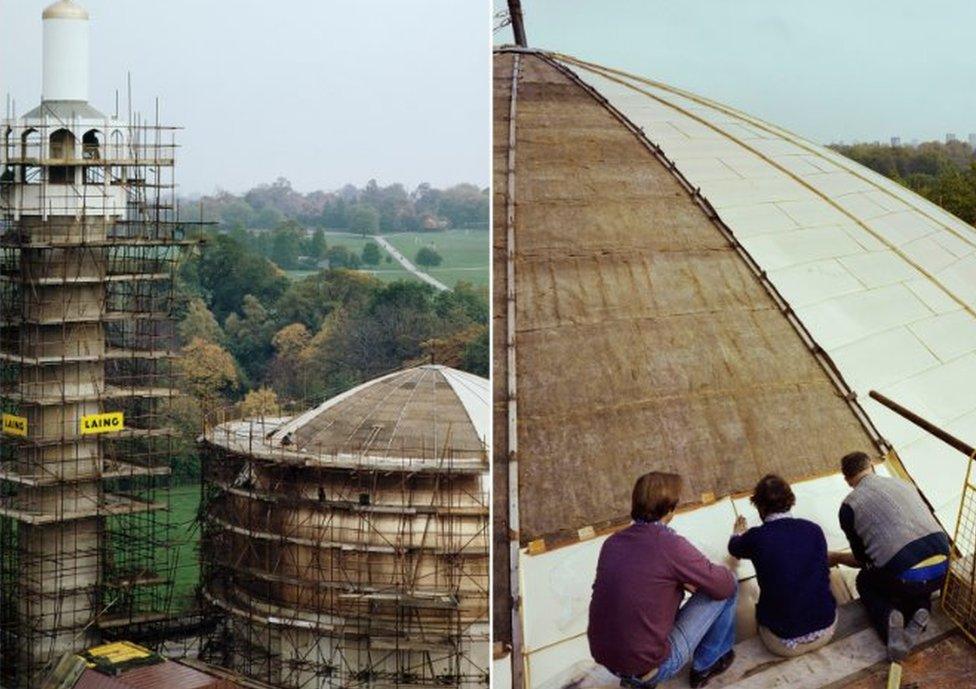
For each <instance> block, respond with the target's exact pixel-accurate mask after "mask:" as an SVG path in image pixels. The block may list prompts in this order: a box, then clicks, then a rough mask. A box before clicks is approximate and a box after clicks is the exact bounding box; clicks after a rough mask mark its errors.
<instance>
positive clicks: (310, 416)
mask: <svg viewBox="0 0 976 689" xmlns="http://www.w3.org/2000/svg"><path fill="white" fill-rule="evenodd" d="M490 418H491V408H490V393H489V390H488V381H487V380H485V379H484V378H479V377H478V376H475V375H472V374H470V373H465V372H463V371H458V370H455V369H452V368H448V367H446V366H437V365H426V366H418V367H416V368H411V369H407V370H405V371H398V372H396V373H391V374H389V375H387V376H383V377H381V378H377V379H376V380H372V381H370V382H368V383H365V384H363V385H360V386H359V387H356V388H353V389H352V390H349V391H347V392H345V393H343V394H341V395H338V396H336V397H333V398H332V399H330V400H328V401H327V402H325V403H324V404H322V405H320V406H318V407H316V408H314V409H311V410H309V411H307V412H305V413H304V414H301V415H299V416H297V417H295V418H294V419H292V420H290V421H289V422H287V423H285V424H284V425H282V426H281V427H280V428H279V429H277V430H276V431H275V432H274V433H273V434H271V436H270V438H269V440H270V442H271V444H272V445H273V446H277V447H282V448H287V449H289V450H292V451H297V452H299V453H307V454H315V455H320V456H322V457H329V456H337V457H359V458H368V457H375V458H396V457H406V458H426V459H438V460H440V459H444V460H451V459H471V458H478V457H485V456H486V453H487V442H488V425H489V422H490Z"/></svg>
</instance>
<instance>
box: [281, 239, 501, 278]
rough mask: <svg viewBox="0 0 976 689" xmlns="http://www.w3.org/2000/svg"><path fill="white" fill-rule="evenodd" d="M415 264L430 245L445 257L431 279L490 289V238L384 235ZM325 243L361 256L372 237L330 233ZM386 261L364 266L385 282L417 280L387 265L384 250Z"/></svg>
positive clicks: (298, 273)
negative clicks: (461, 282) (423, 247)
mask: <svg viewBox="0 0 976 689" xmlns="http://www.w3.org/2000/svg"><path fill="white" fill-rule="evenodd" d="M383 236H384V237H386V239H387V241H389V242H390V243H391V244H392V245H393V246H395V247H396V248H397V249H398V250H399V251H400V252H401V253H403V255H404V256H406V257H407V259H408V260H410V261H411V262H413V261H414V258H415V257H416V255H417V251H418V250H419V249H420V247H422V246H424V245H425V244H429V245H431V246H433V247H434V249H435V250H436V251H437V253H439V254H440V255H441V257H442V258H443V259H444V262H443V263H442V264H441V265H440V266H438V267H437V268H431V269H424V268H423V267H422V266H418V267H419V268H421V269H422V270H425V272H427V273H429V274H430V275H431V276H433V277H435V278H436V279H438V280H440V281H441V282H443V283H444V284H445V285H447V286H448V287H453V286H454V285H455V283H457V282H458V281H459V280H464V281H466V282H471V283H473V284H475V285H487V284H488V276H489V272H490V270H489V266H490V260H489V257H490V255H491V252H490V247H489V245H488V242H489V234H488V232H486V231H484V230H446V231H443V232H402V233H390V234H387V235H383ZM325 241H326V243H327V244H328V245H329V246H345V247H346V248H347V249H349V250H350V251H353V252H355V253H357V254H361V253H362V250H363V246H365V245H366V243H367V242H370V241H372V240H371V239H370V238H369V237H362V236H360V235H358V234H350V233H346V232H326V233H325ZM380 250H381V251H382V253H383V261H382V262H381V263H380V264H379V265H378V266H375V267H373V266H364V267H363V270H364V271H366V272H369V273H371V274H373V275H375V276H376V277H378V278H379V279H380V280H383V281H384V282H392V281H393V280H404V279H408V280H412V279H416V278H414V276H413V275H412V274H410V273H409V272H407V271H406V270H404V269H403V268H402V267H401V266H400V264H399V263H397V262H396V261H390V262H387V261H386V257H387V256H388V254H387V252H386V251H384V250H383V249H382V247H380ZM315 272H316V271H311V270H290V271H287V273H288V276H289V277H290V278H291V279H293V280H301V279H302V278H304V277H307V276H309V275H314V274H315Z"/></svg>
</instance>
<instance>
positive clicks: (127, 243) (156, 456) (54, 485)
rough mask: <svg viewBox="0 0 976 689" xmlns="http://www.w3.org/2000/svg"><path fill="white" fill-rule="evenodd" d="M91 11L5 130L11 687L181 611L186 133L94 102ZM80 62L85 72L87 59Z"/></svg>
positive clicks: (6, 675)
mask: <svg viewBox="0 0 976 689" xmlns="http://www.w3.org/2000/svg"><path fill="white" fill-rule="evenodd" d="M87 19H88V16H87V13H85V12H84V10H83V9H81V8H80V7H79V6H77V5H76V4H74V3H72V2H68V1H67V0H62V1H61V2H57V3H55V4H54V5H52V6H50V7H49V8H48V9H47V10H45V13H44V40H45V51H44V96H43V100H42V103H41V105H40V106H38V107H37V108H35V109H33V110H31V111H30V112H28V113H27V114H25V115H23V116H21V117H17V116H16V113H14V112H11V111H10V107H9V106H8V112H7V113H6V117H5V118H4V120H3V121H2V125H0V137H2V138H0V306H2V316H0V405H2V412H3V433H4V435H3V443H2V449H0V551H2V553H3V558H2V565H0V684H3V686H5V687H10V688H12V689H19V688H21V687H34V686H37V685H38V684H39V683H40V679H41V677H42V676H43V674H44V673H45V672H46V671H47V670H48V669H50V666H51V665H52V663H54V662H56V661H57V659H58V658H59V657H60V656H61V655H62V654H64V653H65V652H67V651H71V650H77V649H81V648H84V647H87V646H90V645H92V644H93V643H96V642H98V641H99V640H101V639H103V638H114V637H117V636H121V635H137V634H138V633H139V630H140V628H141V629H143V630H145V629H147V628H151V627H152V625H153V624H155V623H157V622H159V621H160V620H162V619H165V618H166V617H168V614H169V610H170V607H171V602H172V601H171V597H172V591H173V587H172V581H173V576H172V572H173V567H174V565H175V563H174V562H173V561H172V560H173V557H174V555H173V552H174V551H173V549H172V548H169V547H168V545H169V544H168V543H167V539H168V538H169V525H168V514H169V513H168V510H167V507H168V498H167V491H168V484H169V475H170V458H171V456H172V454H173V450H174V443H175V431H174V429H172V428H171V427H170V423H169V422H168V421H167V419H168V411H169V410H168V405H169V403H170V402H171V401H172V400H173V399H174V397H175V396H176V395H177V392H176V390H175V387H174V383H173V380H174V376H173V360H174V358H175V356H176V354H177V351H178V342H177V338H176V335H175V327H174V325H173V322H172V319H171V314H172V312H173V308H174V305H175V295H174V292H173V281H172V276H173V271H174V269H175V267H176V265H177V262H178V260H179V258H180V256H181V254H182V247H184V246H185V245H187V244H189V243H190V242H191V241H192V240H191V238H190V237H188V236H187V234H186V225H185V223H182V222H180V220H179V218H178V215H179V214H178V208H177V204H176V198H175V183H174V178H173V165H174V158H175V152H176V148H177V145H176V139H175V136H176V129H175V128H174V127H168V126H163V125H161V124H160V123H159V117H158V107H157V112H156V115H155V117H154V118H153V120H152V121H146V120H145V119H143V118H141V117H140V116H139V115H137V114H133V113H132V111H131V108H129V112H128V113H126V114H125V115H124V116H120V115H119V113H116V114H115V115H114V116H106V115H103V114H102V113H100V112H98V111H97V110H96V109H95V108H93V107H92V106H90V105H89V104H88V103H87V52H88V50H87V31H88V28H87V24H88V22H87ZM78 62H83V63H84V64H83V67H82V68H81V69H79V68H78V67H77V63H78Z"/></svg>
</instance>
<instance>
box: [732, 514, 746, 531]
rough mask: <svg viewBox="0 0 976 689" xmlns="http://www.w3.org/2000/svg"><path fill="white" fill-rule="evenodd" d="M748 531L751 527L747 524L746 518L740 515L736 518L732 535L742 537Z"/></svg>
mask: <svg viewBox="0 0 976 689" xmlns="http://www.w3.org/2000/svg"><path fill="white" fill-rule="evenodd" d="M748 530H749V525H748V524H746V518H745V517H743V516H742V515H741V514H740V515H739V516H738V517H736V518H735V525H733V527H732V533H734V534H735V535H736V536H741V535H742V534H744V533H745V532H746V531H748Z"/></svg>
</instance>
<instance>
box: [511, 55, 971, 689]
mask: <svg viewBox="0 0 976 689" xmlns="http://www.w3.org/2000/svg"><path fill="white" fill-rule="evenodd" d="M494 83H495V88H494V98H495V103H494V117H495V123H494V124H495V148H494V156H495V157H494V183H493V187H494V189H495V194H496V198H495V207H496V208H497V209H503V210H502V211H501V212H497V213H495V215H494V222H495V225H494V234H493V241H494V254H495V256H499V257H507V256H511V257H512V261H513V262H512V265H511V266H508V265H506V261H505V260H504V258H503V259H502V260H500V261H496V262H495V266H494V284H495V290H494V318H495V324H496V327H495V330H494V352H495V359H494V379H493V380H494V389H495V407H496V410H498V412H497V414H496V416H497V417H498V418H497V419H496V424H495V433H494V438H493V452H494V464H493V468H494V471H493V478H494V481H495V493H494V505H495V507H494V515H495V523H494V532H495V539H496V541H495V548H494V553H495V556H494V563H493V564H494V567H495V577H494V585H495V587H496V590H495V598H494V600H495V605H496V607H495V620H496V636H495V638H496V639H506V638H508V637H507V634H508V631H509V630H508V629H507V626H508V624H509V622H510V620H511V619H512V609H511V601H510V600H509V599H508V598H507V593H508V592H507V591H506V586H505V584H506V583H507V582H508V580H509V576H510V574H509V571H510V565H511V569H513V570H517V572H518V576H519V577H520V581H521V584H520V585H521V586H522V590H521V594H522V595H521V598H520V601H519V602H520V603H521V608H520V609H519V612H518V616H519V617H520V618H521V619H522V620H523V621H524V629H523V631H524V634H525V638H524V649H527V650H525V653H526V657H527V658H528V659H529V667H530V669H531V671H532V681H533V683H534V684H536V685H541V684H542V683H543V682H544V681H546V679H547V677H548V679H551V680H553V682H555V681H556V680H555V679H553V678H554V677H555V675H556V672H557V670H559V669H560V667H559V663H558V662H553V661H552V658H554V657H556V656H557V655H559V654H560V653H562V655H561V656H560V657H563V658H566V659H569V658H585V655H586V653H585V629H586V610H587V605H588V601H589V592H590V585H591V584H592V574H593V571H594V568H595V564H596V556H597V553H598V551H599V544H600V543H601V542H602V540H601V538H600V536H601V535H602V534H606V533H609V532H611V531H612V530H613V529H614V528H616V527H617V526H618V525H621V524H623V523H626V522H627V521H628V515H627V514H626V512H627V508H628V507H629V493H630V488H631V486H632V485H633V480H634V478H635V477H636V476H637V475H639V474H640V473H643V472H646V471H651V470H655V469H656V470H663V471H678V472H680V473H681V474H682V475H683V476H684V478H685V495H684V496H683V502H684V506H685V507H686V508H687V509H685V510H684V511H683V512H682V513H680V514H679V515H678V516H677V517H676V519H675V524H676V525H677V528H678V530H679V531H680V532H682V533H684V534H686V535H687V536H688V537H689V538H690V539H691V540H692V541H693V542H694V543H695V544H696V545H697V546H698V547H699V548H700V549H702V550H703V552H705V553H706V554H707V555H708V556H709V557H711V558H712V559H713V560H715V561H722V560H723V559H724V558H725V557H726V556H727V551H726V543H727V539H728V527H729V525H731V524H732V522H733V521H734V519H735V516H736V514H737V513H742V514H746V515H747V516H749V517H750V518H751V519H752V520H753V521H752V523H756V521H757V520H758V517H757V516H756V515H755V513H754V512H753V511H752V508H751V507H750V506H749V504H748V501H747V500H744V499H742V495H743V492H744V491H747V490H749V489H751V487H752V485H754V482H755V480H757V479H758V478H759V477H760V476H761V475H762V474H764V473H767V472H777V473H781V474H782V475H784V476H785V477H787V478H788V479H789V480H790V481H792V482H794V492H795V493H796V495H797V505H796V508H795V510H794V513H795V514H796V515H797V516H802V517H805V518H808V519H811V520H813V521H815V522H817V523H818V524H820V525H821V526H822V527H823V529H824V531H825V534H826V536H827V539H828V543H829V544H830V547H831V548H835V549H842V548H845V547H847V546H846V538H845V536H844V534H843V533H842V532H841V531H840V529H839V528H838V524H837V519H836V514H837V509H838V506H839V504H840V501H841V500H842V499H843V496H844V495H845V494H846V492H847V491H848V487H847V486H846V484H845V483H844V482H843V480H841V479H840V478H839V477H838V476H837V472H838V471H839V459H840V457H841V455H842V454H844V453H846V452H847V451H850V450H854V449H863V450H865V451H868V452H873V454H874V455H875V456H878V455H879V454H884V455H885V456H886V457H887V458H889V459H890V460H891V461H890V462H889V463H888V465H887V467H886V469H887V468H890V470H891V471H895V472H899V473H901V472H905V474H907V476H909V477H910V478H911V479H912V480H914V481H915V483H916V484H917V485H918V486H919V488H920V489H921V491H922V492H923V493H924V494H925V496H926V497H927V498H928V499H929V501H930V502H931V503H932V505H933V507H934V509H935V512H936V514H937V516H938V517H939V519H940V520H941V521H942V523H943V524H944V525H945V526H946V527H947V528H948V529H950V530H951V529H952V528H953V526H954V523H955V516H956V514H957V511H958V506H959V500H960V494H961V489H962V486H963V481H964V476H965V468H966V462H965V458H964V457H962V456H960V455H958V453H956V452H955V451H954V450H952V449H950V448H948V447H947V446H944V445H943V444H942V443H941V442H940V441H937V440H935V439H934V438H930V437H928V436H926V435H925V433H924V432H923V431H921V430H919V429H918V428H916V427H914V426H913V425H911V424H910V423H909V422H907V421H905V420H903V419H902V418H901V417H899V416H896V415H895V414H893V413H892V412H889V411H888V410H887V409H886V408H884V407H882V406H880V405H879V404H877V403H875V402H874V401H873V400H871V399H870V398H868V392H869V391H870V390H872V389H874V390H879V391H880V392H882V393H884V394H886V395H887V396H889V397H890V398H892V399H894V400H895V401H897V402H900V403H902V404H904V405H905V406H907V407H909V408H911V409H913V410H914V411H916V412H918V413H920V414H921V415H923V416H925V417H926V418H928V419H930V420H932V421H933V422H935V423H936V424H939V425H940V426H942V427H944V428H947V429H948V430H949V431H950V432H953V433H955V434H956V435H957V436H958V437H961V438H963V439H969V441H970V442H972V441H973V439H976V397H974V396H973V395H972V394H971V388H972V387H973V383H974V382H976V229H974V228H973V227H971V226H969V225H967V224H966V223H964V222H962V221H961V220H959V219H958V218H955V217H953V216H952V215H950V214H948V213H946V212H945V211H943V210H942V209H940V208H939V207H937V206H935V205H934V204H932V203H929V202H928V201H926V200H925V199H923V198H921V197H919V196H918V195H916V194H914V193H912V192H911V191H909V190H907V189H905V188H904V187H901V186H900V185H898V184H896V183H893V182H891V181H890V180H888V179H886V178H884V177H882V176H880V175H878V174H876V173H874V172H872V171H871V170H869V169H867V168H865V167H863V166H861V165H859V164H857V163H855V162H853V161H851V160H849V159H847V158H845V157H843V156H842V155H840V154H839V153H836V152H834V151H832V150H830V149H828V148H825V147H823V146H820V145H817V144H815V143H812V142H810V141H807V140H805V139H803V138H802V137H799V136H797V135H795V134H793V133H791V132H788V131H786V130H784V129H782V128H780V127H776V126H775V125H771V124H769V123H766V122H763V121H761V120H759V119H757V118H755V117H751V116H749V115H746V114H744V113H742V112H739V111H737V110H735V109H733V108H730V107H727V106H724V105H721V104H718V103H715V102H713V101H709V100H707V99H704V98H701V97H699V96H696V95H694V94H691V93H688V92H685V91H682V90H680V89H676V88H673V87H670V86H667V85H665V84H662V83H660V82H656V81H653V80H650V79H645V78H642V77H638V76H634V75H631V74H627V73H624V72H621V71H618V70H613V69H609V68H605V67H601V66H599V65H595V64H591V63H586V62H583V61H581V60H578V59H575V58H572V57H568V56H565V55H560V54H555V53H547V52H541V51H532V50H524V49H507V48H505V49H501V50H499V51H498V52H497V53H496V56H495V82H494ZM513 116H514V117H513ZM506 211H507V212H506ZM510 241H511V242H513V244H511V245H510V244H509V242H510ZM509 275H513V276H514V279H515V284H514V285H512V286H511V287H512V289H511V290H509V285H508V284H507V279H508V276H509ZM508 293H513V294H514V295H515V299H514V301H513V302H509V300H508V297H507V294H508ZM510 307H512V308H513V310H512V312H511V313H509V308H510ZM509 324H512V325H514V332H511V333H509V332H508V326H509ZM507 342H511V343H513V347H514V350H515V351H514V352H510V353H511V354H514V356H513V357H506V356H505V350H506V343H507ZM509 360H512V361H515V362H516V371H514V372H510V371H508V370H507V363H508V361H509ZM510 380H511V381H513V382H515V383H516V386H515V389H514V390H510V389H509V388H508V384H509V382H508V381H510ZM513 403H514V404H513ZM506 417H507V418H506ZM513 421H514V423H512V422H513ZM509 428H515V429H516V431H517V433H518V437H517V439H513V440H517V442H510V440H509V438H508V437H507V431H508V429H509ZM513 447H517V450H518V453H517V458H518V465H517V471H516V472H513V473H514V475H515V476H517V478H518V486H517V491H516V490H514V486H510V485H509V484H508V477H509V475H510V473H509V471H506V466H507V462H508V460H509V456H510V455H509V451H510V449H512V448H513ZM889 450H894V452H889ZM513 502H516V503H517V504H518V507H519V510H518V513H517V516H518V517H519V521H518V523H509V521H508V520H509V516H510V515H509V512H508V509H509V505H510V504H511V503H513ZM511 534H516V535H517V537H518V538H519V539H520V545H521V546H523V547H524V548H525V550H522V551H521V553H522V554H521V555H520V558H519V561H518V562H516V563H509V562H508V560H507V557H508V553H509V547H508V546H509V539H510V538H511ZM564 546H572V547H564ZM557 548H558V550H557ZM540 553H545V555H544V556H539V555H540ZM737 573H738V576H739V577H740V579H746V578H748V577H749V576H751V571H750V568H749V567H748V566H747V565H739V568H738V572H737ZM580 639H584V642H583V647H582V648H580V647H579V646H578V645H574V644H578V641H579V640H580ZM556 648H558V649H560V650H558V651H557V650H554V649H556ZM542 649H545V653H542V652H541V651H542ZM535 650H538V651H539V653H535ZM546 654H550V655H546ZM519 662H521V659H520V660H519ZM567 662H571V661H567ZM547 673H548V675H547ZM554 685H555V684H554Z"/></svg>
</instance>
